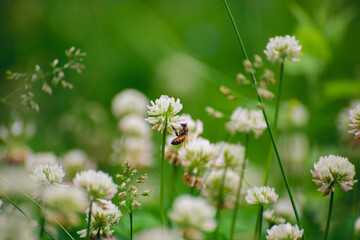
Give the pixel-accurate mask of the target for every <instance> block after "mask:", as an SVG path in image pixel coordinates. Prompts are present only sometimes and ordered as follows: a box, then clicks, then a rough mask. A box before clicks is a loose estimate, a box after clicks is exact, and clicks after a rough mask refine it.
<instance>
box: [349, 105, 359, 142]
mask: <svg viewBox="0 0 360 240" xmlns="http://www.w3.org/2000/svg"><path fill="white" fill-rule="evenodd" d="M349 115H350V116H349V118H350V121H351V122H352V123H351V124H349V126H350V127H352V128H354V129H352V130H350V131H349V133H353V134H354V135H355V139H356V140H360V104H358V105H357V106H356V107H355V108H353V109H351V110H350V111H349Z"/></svg>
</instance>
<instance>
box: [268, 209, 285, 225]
mask: <svg viewBox="0 0 360 240" xmlns="http://www.w3.org/2000/svg"><path fill="white" fill-rule="evenodd" d="M263 217H264V219H265V220H267V221H268V222H269V223H270V224H283V223H285V218H283V217H280V216H279V215H278V214H276V213H275V210H274V209H267V210H266V211H264V213H263Z"/></svg>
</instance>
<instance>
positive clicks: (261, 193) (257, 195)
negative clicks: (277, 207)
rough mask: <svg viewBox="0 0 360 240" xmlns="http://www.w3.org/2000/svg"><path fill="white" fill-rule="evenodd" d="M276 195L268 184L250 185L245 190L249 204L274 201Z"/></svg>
mask: <svg viewBox="0 0 360 240" xmlns="http://www.w3.org/2000/svg"><path fill="white" fill-rule="evenodd" d="M277 199H278V195H277V194H276V193H275V189H274V188H271V187H268V186H261V187H252V188H250V189H248V190H247V195H246V197H245V200H246V202H247V203H248V204H249V205H266V204H271V203H274V202H276V201H277Z"/></svg>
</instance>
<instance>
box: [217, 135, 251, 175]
mask: <svg viewBox="0 0 360 240" xmlns="http://www.w3.org/2000/svg"><path fill="white" fill-rule="evenodd" d="M217 146H218V148H220V149H222V151H221V154H220V156H219V158H218V160H217V161H216V167H217V168H230V169H231V170H233V171H235V172H240V171H241V168H242V166H243V164H244V161H245V148H244V147H243V146H241V144H240V143H237V144H232V143H226V142H220V143H218V144H217Z"/></svg>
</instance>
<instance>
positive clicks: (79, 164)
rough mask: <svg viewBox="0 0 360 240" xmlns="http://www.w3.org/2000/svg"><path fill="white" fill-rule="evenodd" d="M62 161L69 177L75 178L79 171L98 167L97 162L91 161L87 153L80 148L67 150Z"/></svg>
mask: <svg viewBox="0 0 360 240" xmlns="http://www.w3.org/2000/svg"><path fill="white" fill-rule="evenodd" d="M62 163H63V167H64V170H65V172H66V176H67V178H68V179H73V178H74V177H75V174H76V173H77V172H81V171H84V170H87V169H90V168H91V169H95V168H96V164H95V163H93V162H91V161H90V159H89V158H88V156H87V155H86V153H85V152H84V151H83V150H80V149H73V150H70V151H69V152H67V153H66V154H65V155H64V156H63V157H62Z"/></svg>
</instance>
